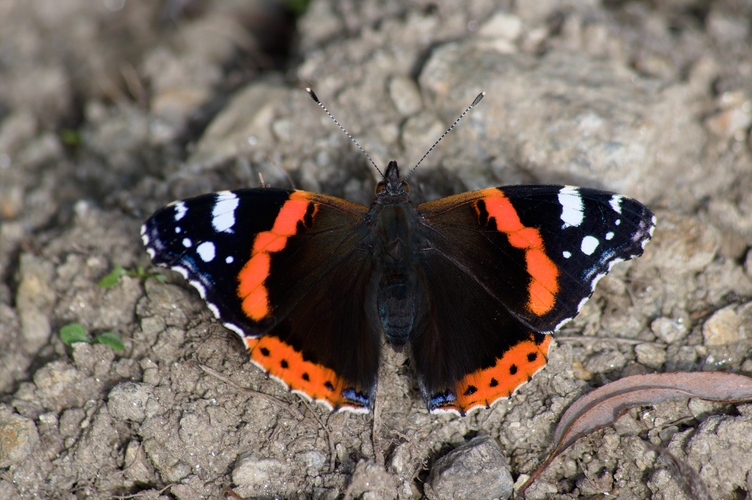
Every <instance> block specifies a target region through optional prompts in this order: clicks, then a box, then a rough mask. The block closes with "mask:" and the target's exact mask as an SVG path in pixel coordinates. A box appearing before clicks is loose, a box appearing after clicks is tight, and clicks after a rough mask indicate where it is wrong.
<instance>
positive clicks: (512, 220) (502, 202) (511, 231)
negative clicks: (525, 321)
mask: <svg viewBox="0 0 752 500" xmlns="http://www.w3.org/2000/svg"><path fill="white" fill-rule="evenodd" d="M482 195H483V197H482V200H483V203H484V204H485V208H486V211H487V212H488V217H489V218H493V219H494V221H495V222H496V228H497V229H498V230H499V231H501V232H503V233H505V234H506V235H507V238H508V240H509V244H510V245H512V246H513V247H515V248H519V249H520V250H524V251H525V266H526V269H527V272H528V273H529V274H530V283H529V284H528V302H527V307H528V309H529V310H530V311H531V312H532V313H533V314H537V315H538V316H542V315H544V314H546V313H547V312H549V311H550V310H551V309H553V308H554V305H555V304H556V293H557V292H558V291H559V281H558V278H559V269H558V268H557V267H556V264H554V262H553V261H552V260H551V259H550V258H549V257H548V256H547V255H546V252H545V248H544V245H543V238H542V237H541V234H540V231H538V230H537V229H535V228H534V227H526V226H524V225H523V224H522V221H520V217H519V215H518V214H517V211H516V210H515V209H514V207H513V206H512V203H511V202H510V201H509V199H508V198H507V197H506V196H504V193H503V192H502V191H501V190H500V189H496V188H490V189H484V190H483V191H482Z"/></svg>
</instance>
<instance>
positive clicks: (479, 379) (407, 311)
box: [141, 90, 656, 415]
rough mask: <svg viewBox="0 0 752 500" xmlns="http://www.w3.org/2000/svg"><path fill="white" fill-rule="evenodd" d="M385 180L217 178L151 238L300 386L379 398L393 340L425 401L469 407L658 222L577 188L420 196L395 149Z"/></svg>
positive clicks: (532, 353) (538, 364)
mask: <svg viewBox="0 0 752 500" xmlns="http://www.w3.org/2000/svg"><path fill="white" fill-rule="evenodd" d="M309 93H310V94H311V96H312V97H313V98H314V100H316V102H317V103H319V105H320V106H321V107H322V108H324V107H323V105H321V104H320V102H319V101H318V99H317V98H316V96H315V94H314V93H313V91H310V90H309ZM482 96H483V94H481V95H479V96H478V98H476V101H475V102H474V103H473V105H471V106H470V107H469V108H468V109H467V110H466V111H465V113H467V111H469V110H470V109H471V108H472V107H473V106H474V105H476V104H477V103H478V102H479V101H480V99H481V98H482ZM324 110H325V111H326V108H324ZM327 113H328V111H327ZM465 113H463V114H462V115H461V116H460V118H462V116H464V114H465ZM330 117H331V115H330ZM460 118H458V119H457V120H456V121H455V123H454V124H453V125H452V127H454V125H456V124H457V122H458V121H459V120H460ZM332 119H333V117H332ZM335 122H336V120H335ZM338 125H339V124H338ZM452 127H450V129H449V130H451V128H452ZM343 130H344V129H343ZM449 130H448V131H449ZM448 131H447V132H448ZM348 135H349V134H348ZM442 137H443V136H442ZM356 144H357V143H356ZM437 144H438V141H437ZM435 145H436V144H434V146H435ZM431 149H433V148H431ZM429 152H430V150H429ZM426 154H428V153H426ZM424 158H425V156H424ZM369 159H370V158H369ZM421 161H422V160H421ZM419 163H420V162H419ZM416 167H417V165H416ZM414 169H415V168H413V171H414ZM411 173H412V171H411ZM375 191H376V194H375V200H374V201H373V203H372V204H371V206H370V207H367V206H364V205H360V204H357V203H353V202H350V201H346V200H343V199H340V198H335V197H332V196H327V195H323V194H316V193H311V192H307V191H300V190H295V189H275V188H268V187H263V188H254V189H239V190H235V191H220V192H217V193H211V194H205V195H201V196H197V197H195V198H190V199H186V200H182V201H177V202H173V203H171V204H169V205H167V206H166V207H164V208H162V209H160V210H158V211H157V212H156V213H154V214H153V215H152V216H151V217H150V218H149V219H148V220H147V221H146V222H145V223H144V225H143V226H142V228H141V236H142V239H143V242H144V245H145V247H146V250H147V252H148V253H149V255H150V256H151V259H152V261H153V263H154V264H156V265H159V266H164V267H168V268H170V269H172V270H174V271H177V272H178V273H180V274H181V275H182V276H183V277H184V278H185V279H186V280H187V281H188V282H189V283H190V284H191V285H193V286H194V287H195V288H196V289H197V290H198V292H199V294H200V295H201V298H202V299H204V300H205V301H206V304H207V306H208V308H209V309H210V310H211V311H212V312H213V313H214V315H215V316H216V317H217V318H218V319H219V321H220V322H221V323H222V324H223V325H224V326H225V327H226V328H228V329H229V330H231V331H233V332H235V333H236V334H237V335H238V336H240V338H241V339H242V341H243V342H244V343H245V346H246V347H247V349H248V353H249V356H250V359H251V361H252V362H253V363H254V364H256V365H258V366H259V367H260V368H261V369H263V370H264V371H265V372H266V373H268V375H269V376H271V377H273V378H275V379H277V380H279V381H280V382H282V383H283V384H284V385H285V386H286V387H288V388H289V389H290V390H292V391H293V392H295V393H299V394H301V395H303V396H305V397H307V398H309V399H312V400H315V401H318V402H320V403H323V404H324V405H326V406H327V407H329V408H330V409H332V410H350V411H354V412H367V411H369V410H370V409H371V408H372V406H373V403H374V398H375V391H376V387H377V374H378V369H379V363H380V360H381V353H382V349H383V347H384V346H385V343H384V339H386V343H388V344H390V345H391V346H392V347H393V348H396V349H404V350H405V351H406V353H407V356H408V358H409V360H410V364H411V366H412V369H413V370H414V372H415V375H416V378H417V382H418V385H419V387H420V391H421V394H422V396H423V399H424V401H425V404H426V406H427V408H428V410H429V411H431V412H454V413H458V414H460V415H465V414H467V412H469V411H471V410H474V409H476V408H488V407H490V406H491V405H492V404H493V403H494V402H496V401H497V400H499V399H502V398H507V397H509V396H511V394H512V393H513V392H514V391H515V390H516V389H517V388H518V387H519V386H520V385H521V384H523V383H525V382H527V381H529V380H530V378H531V377H532V376H533V375H534V374H535V373H536V372H537V371H539V370H540V369H541V368H543V366H545V364H546V362H547V358H548V350H549V346H550V343H551V335H550V334H551V333H553V332H555V331H557V330H558V329H560V328H561V326H562V325H564V324H565V323H566V322H568V321H569V320H571V319H572V318H573V317H574V316H576V315H577V313H578V312H579V311H580V310H581V309H582V306H583V304H584V303H585V301H586V300H587V299H588V298H589V297H590V296H591V295H592V293H593V291H594V289H595V285H596V283H597V282H598V280H599V279H600V278H601V277H603V276H604V275H605V274H606V273H608V271H609V270H610V269H611V267H612V266H613V265H614V264H615V263H617V262H620V261H623V260H627V259H631V258H633V257H637V256H639V255H641V254H642V253H643V248H644V246H645V244H646V243H647V242H648V240H649V239H650V238H651V236H652V233H653V229H654V227H655V223H656V221H655V217H654V216H653V214H652V213H651V211H650V210H649V209H648V208H646V207H645V206H644V205H642V204H641V203H639V202H638V201H636V200H633V199H631V198H628V197H626V196H622V195H619V194H614V193H610V192H605V191H600V190H595V189H587V188H579V187H574V186H565V185H517V186H502V187H491V188H488V189H481V190H478V191H471V192H467V193H463V194H458V195H454V196H449V197H446V198H441V199H438V200H435V201H430V202H427V203H422V204H420V205H417V206H413V204H412V203H411V201H410V190H409V185H408V183H407V182H406V179H405V178H403V177H402V176H401V175H400V170H399V167H398V165H397V162H395V161H392V162H390V163H389V164H388V166H387V168H386V171H385V172H384V173H383V179H382V181H380V182H379V183H378V184H377V186H376V190H375Z"/></svg>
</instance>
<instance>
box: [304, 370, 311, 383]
mask: <svg viewBox="0 0 752 500" xmlns="http://www.w3.org/2000/svg"><path fill="white" fill-rule="evenodd" d="M303 380H305V381H306V382H310V381H311V376H310V375H308V372H303Z"/></svg>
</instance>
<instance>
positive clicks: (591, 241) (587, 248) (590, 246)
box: [580, 235, 600, 255]
mask: <svg viewBox="0 0 752 500" xmlns="http://www.w3.org/2000/svg"><path fill="white" fill-rule="evenodd" d="M599 244H600V242H599V241H598V238H595V237H594V236H589V235H588V236H585V237H584V238H582V243H581V244H580V250H582V253H584V254H585V255H593V252H595V249H596V248H598V245H599Z"/></svg>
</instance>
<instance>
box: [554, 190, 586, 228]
mask: <svg viewBox="0 0 752 500" xmlns="http://www.w3.org/2000/svg"><path fill="white" fill-rule="evenodd" d="M559 203H560V204H561V220H562V222H564V225H563V226H562V229H564V228H566V227H577V226H579V225H580V224H582V219H583V213H582V211H583V206H582V197H581V196H580V190H579V189H578V188H576V187H573V186H564V187H563V188H561V191H559Z"/></svg>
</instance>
